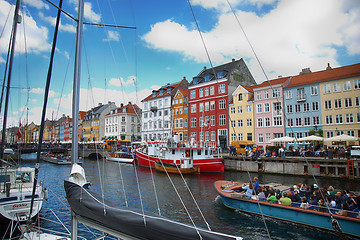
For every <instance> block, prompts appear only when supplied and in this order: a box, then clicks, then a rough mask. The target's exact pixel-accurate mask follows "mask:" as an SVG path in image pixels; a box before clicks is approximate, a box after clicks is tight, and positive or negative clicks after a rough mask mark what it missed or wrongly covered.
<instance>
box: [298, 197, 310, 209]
mask: <svg viewBox="0 0 360 240" xmlns="http://www.w3.org/2000/svg"><path fill="white" fill-rule="evenodd" d="M300 207H301V208H304V209H308V208H309V203H308V202H307V201H306V197H301V204H300Z"/></svg>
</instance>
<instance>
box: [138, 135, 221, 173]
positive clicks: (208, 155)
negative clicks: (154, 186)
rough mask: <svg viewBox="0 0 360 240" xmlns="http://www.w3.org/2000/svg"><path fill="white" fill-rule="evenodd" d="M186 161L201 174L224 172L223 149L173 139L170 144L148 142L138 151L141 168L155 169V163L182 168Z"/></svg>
mask: <svg viewBox="0 0 360 240" xmlns="http://www.w3.org/2000/svg"><path fill="white" fill-rule="evenodd" d="M184 159H188V160H191V161H192V164H193V167H200V172H224V163H223V159H222V152H221V148H216V147H208V146H198V145H195V144H193V143H190V144H184V143H177V142H176V139H175V140H174V139H173V138H171V139H169V141H168V142H147V143H146V144H145V145H143V146H142V147H139V148H137V149H136V161H137V164H138V165H139V166H141V167H151V168H155V161H158V162H163V163H169V164H176V165H178V166H180V165H181V162H182V161H183V160H184Z"/></svg>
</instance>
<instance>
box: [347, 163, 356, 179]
mask: <svg viewBox="0 0 360 240" xmlns="http://www.w3.org/2000/svg"><path fill="white" fill-rule="evenodd" d="M354 175H355V173H354V160H352V159H349V160H348V176H349V179H354V178H355V176H354Z"/></svg>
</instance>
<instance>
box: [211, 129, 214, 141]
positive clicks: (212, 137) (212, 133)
mask: <svg viewBox="0 0 360 240" xmlns="http://www.w3.org/2000/svg"><path fill="white" fill-rule="evenodd" d="M211 141H215V131H211Z"/></svg>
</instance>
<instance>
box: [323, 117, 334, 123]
mask: <svg viewBox="0 0 360 240" xmlns="http://www.w3.org/2000/svg"><path fill="white" fill-rule="evenodd" d="M325 122H326V124H332V123H333V121H332V115H327V116H325Z"/></svg>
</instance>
